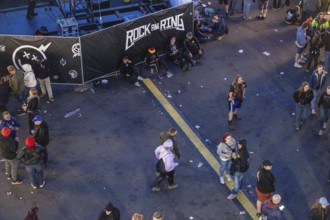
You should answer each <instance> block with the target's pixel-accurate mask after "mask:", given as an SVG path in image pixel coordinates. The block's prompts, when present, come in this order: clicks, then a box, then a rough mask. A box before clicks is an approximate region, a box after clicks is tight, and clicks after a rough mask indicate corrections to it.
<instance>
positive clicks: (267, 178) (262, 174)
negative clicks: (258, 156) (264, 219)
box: [256, 160, 275, 217]
mask: <svg viewBox="0 0 330 220" xmlns="http://www.w3.org/2000/svg"><path fill="white" fill-rule="evenodd" d="M272 167H273V164H272V163H271V162H270V161H269V160H264V161H263V162H262V165H261V167H260V169H259V171H258V172H257V187H256V193H257V197H258V199H257V217H260V216H261V206H262V204H263V203H264V202H265V201H266V200H267V199H270V198H272V192H274V191H275V186H274V183H275V176H274V175H273V174H272V173H271V172H270V171H271V169H272Z"/></svg>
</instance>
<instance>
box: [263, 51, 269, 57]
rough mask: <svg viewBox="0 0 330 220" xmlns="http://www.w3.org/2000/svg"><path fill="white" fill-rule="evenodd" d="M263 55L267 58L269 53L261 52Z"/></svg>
mask: <svg viewBox="0 0 330 220" xmlns="http://www.w3.org/2000/svg"><path fill="white" fill-rule="evenodd" d="M262 54H263V55H266V56H267V57H268V56H270V53H269V52H267V51H264V52H262Z"/></svg>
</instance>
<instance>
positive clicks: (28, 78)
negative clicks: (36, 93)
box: [22, 64, 37, 97]
mask: <svg viewBox="0 0 330 220" xmlns="http://www.w3.org/2000/svg"><path fill="white" fill-rule="evenodd" d="M22 69H23V71H24V86H25V91H24V95H25V96H26V97H27V96H28V94H29V91H30V89H32V88H35V87H36V86H37V80H36V77H35V75H34V72H33V70H32V66H31V65H30V64H23V65H22Z"/></svg>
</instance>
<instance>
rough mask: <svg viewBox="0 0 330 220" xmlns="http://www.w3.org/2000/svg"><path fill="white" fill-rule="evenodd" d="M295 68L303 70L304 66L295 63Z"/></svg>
mask: <svg viewBox="0 0 330 220" xmlns="http://www.w3.org/2000/svg"><path fill="white" fill-rule="evenodd" d="M293 66H294V67H295V68H302V65H300V64H299V63H294V65H293Z"/></svg>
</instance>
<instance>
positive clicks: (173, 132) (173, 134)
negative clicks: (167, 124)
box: [159, 128, 181, 159]
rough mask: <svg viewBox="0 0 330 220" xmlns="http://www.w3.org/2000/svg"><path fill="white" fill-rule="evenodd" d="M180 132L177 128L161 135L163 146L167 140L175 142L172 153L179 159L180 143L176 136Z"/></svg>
mask: <svg viewBox="0 0 330 220" xmlns="http://www.w3.org/2000/svg"><path fill="white" fill-rule="evenodd" d="M177 133H178V131H177V130H176V129H175V128H170V129H169V130H168V131H162V132H161V133H160V135H159V136H160V143H161V144H163V143H164V142H165V141H166V140H168V139H171V140H172V142H173V150H172V152H173V153H174V154H175V156H176V158H177V159H180V157H181V154H180V151H179V148H178V143H177V141H176V134H177Z"/></svg>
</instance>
